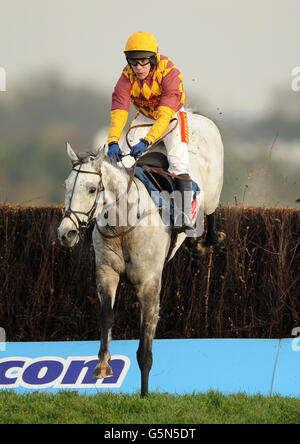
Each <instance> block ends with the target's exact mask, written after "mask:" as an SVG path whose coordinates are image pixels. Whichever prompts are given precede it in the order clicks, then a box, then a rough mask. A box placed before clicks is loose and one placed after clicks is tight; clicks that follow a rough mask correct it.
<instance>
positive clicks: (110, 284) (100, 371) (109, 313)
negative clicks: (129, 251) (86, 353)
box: [93, 265, 120, 379]
mask: <svg viewBox="0 0 300 444" xmlns="http://www.w3.org/2000/svg"><path fill="white" fill-rule="evenodd" d="M96 279H97V289H98V296H99V300H100V305H101V311H100V330H101V346H100V351H99V355H98V356H99V362H98V364H97V366H96V368H95V371H94V376H93V378H94V379H99V378H107V377H109V376H113V371H112V368H111V367H110V365H109V362H110V359H111V356H110V352H109V343H110V340H111V329H112V325H113V321H114V312H113V308H114V303H115V297H116V291H117V287H118V283H119V279H120V277H119V275H118V274H117V273H116V272H115V271H114V270H113V269H112V268H110V267H108V266H103V265H101V266H98V267H97V266H96Z"/></svg>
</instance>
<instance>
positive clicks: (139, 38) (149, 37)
mask: <svg viewBox="0 0 300 444" xmlns="http://www.w3.org/2000/svg"><path fill="white" fill-rule="evenodd" d="M124 53H125V56H126V59H127V62H128V63H129V65H130V60H132V59H144V58H149V59H150V64H151V70H153V69H154V67H155V65H156V63H157V53H158V44H157V41H156V38H155V37H154V35H153V34H151V33H150V32H143V31H138V32H135V33H134V34H132V35H131V36H130V37H129V39H128V40H127V43H126V47H125V51H124Z"/></svg>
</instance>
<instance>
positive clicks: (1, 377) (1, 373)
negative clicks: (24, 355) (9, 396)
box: [0, 361, 25, 385]
mask: <svg viewBox="0 0 300 444" xmlns="http://www.w3.org/2000/svg"><path fill="white" fill-rule="evenodd" d="M24 364H25V361H6V362H1V363H0V385H12V384H15V382H16V381H17V379H18V377H16V378H8V377H7V376H6V372H7V371H8V370H12V369H14V368H23V367H24Z"/></svg>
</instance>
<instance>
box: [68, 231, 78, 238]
mask: <svg viewBox="0 0 300 444" xmlns="http://www.w3.org/2000/svg"><path fill="white" fill-rule="evenodd" d="M76 235H77V231H76V230H70V231H69V232H68V233H67V238H68V240H73V239H74V238H75V237H76Z"/></svg>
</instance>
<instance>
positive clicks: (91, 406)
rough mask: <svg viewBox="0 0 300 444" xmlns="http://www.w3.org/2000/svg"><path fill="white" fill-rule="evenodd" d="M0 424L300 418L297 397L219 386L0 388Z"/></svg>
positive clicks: (243, 421)
mask: <svg viewBox="0 0 300 444" xmlns="http://www.w3.org/2000/svg"><path fill="white" fill-rule="evenodd" d="M0 424H300V399H291V398H284V397H280V396H273V397H264V396H261V395H256V396H251V397H249V396H247V395H245V394H237V395H229V396H225V395H222V394H221V393H218V392H213V391H211V392H208V393H207V394H195V395H186V396H174V395H169V394H155V393H152V394H150V395H149V397H148V398H146V399H141V398H140V397H139V396H138V395H116V394H107V393H106V394H99V395H96V396H82V395H79V394H77V393H76V392H67V391H65V392H60V393H59V394H56V395H52V394H46V393H33V394H26V395H17V394H15V393H14V392H11V391H3V392H0Z"/></svg>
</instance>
